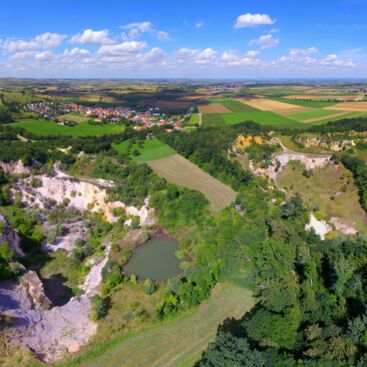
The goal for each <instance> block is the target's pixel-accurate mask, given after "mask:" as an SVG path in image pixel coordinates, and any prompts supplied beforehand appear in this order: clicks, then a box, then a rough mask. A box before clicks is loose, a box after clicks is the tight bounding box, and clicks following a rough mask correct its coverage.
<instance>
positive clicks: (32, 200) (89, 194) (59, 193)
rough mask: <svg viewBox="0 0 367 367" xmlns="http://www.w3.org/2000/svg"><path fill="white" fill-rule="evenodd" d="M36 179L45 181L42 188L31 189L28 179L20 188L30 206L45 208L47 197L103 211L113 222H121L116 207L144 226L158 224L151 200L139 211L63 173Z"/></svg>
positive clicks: (96, 186) (108, 183)
mask: <svg viewBox="0 0 367 367" xmlns="http://www.w3.org/2000/svg"><path fill="white" fill-rule="evenodd" d="M35 178H37V179H39V180H40V181H41V182H42V185H41V186H40V187H36V188H33V189H32V190H29V188H30V182H31V178H28V179H27V180H25V183H26V185H25V186H24V185H23V186H22V185H19V186H18V187H19V189H20V191H21V195H22V201H23V202H25V203H26V204H27V205H29V206H35V205H38V206H39V207H41V208H42V207H43V206H44V204H43V201H44V198H47V199H52V200H55V201H56V202H57V203H58V204H61V203H63V202H65V200H67V202H68V205H69V206H73V207H75V208H77V209H78V210H80V211H84V210H88V211H90V212H99V213H101V214H102V215H103V216H104V217H105V218H106V220H108V221H109V222H111V223H112V222H115V221H117V220H118V217H115V216H114V215H113V210H114V209H115V208H123V209H124V210H125V212H126V214H127V215H131V216H137V217H139V218H140V225H141V226H151V225H153V224H154V223H155V220H154V209H153V208H149V200H148V198H147V199H146V200H145V202H144V205H142V207H141V208H137V207H135V206H128V205H125V204H124V203H123V202H121V201H112V202H111V201H108V193H107V191H106V189H105V188H101V187H100V185H98V184H94V183H91V182H87V181H81V180H76V179H74V178H72V177H70V176H68V175H66V174H63V173H62V172H61V171H58V172H57V175H56V176H55V177H51V176H46V175H42V176H35ZM103 181H104V180H103ZM99 182H100V181H99ZM103 184H104V185H108V186H110V185H111V183H110V182H108V181H104V182H103ZM27 188H28V190H27ZM30 191H33V192H30Z"/></svg>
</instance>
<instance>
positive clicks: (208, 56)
mask: <svg viewBox="0 0 367 367" xmlns="http://www.w3.org/2000/svg"><path fill="white" fill-rule="evenodd" d="M177 57H178V59H179V62H180V63H183V61H184V60H185V59H186V60H187V59H192V61H193V62H194V63H195V64H199V65H205V64H209V63H211V62H212V61H213V60H214V59H215V57H216V51H214V50H213V49H212V48H205V49H195V48H180V49H179V50H178V52H177Z"/></svg>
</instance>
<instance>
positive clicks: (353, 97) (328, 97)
mask: <svg viewBox="0 0 367 367" xmlns="http://www.w3.org/2000/svg"><path fill="white" fill-rule="evenodd" d="M283 98H286V99H306V100H312V101H361V100H362V99H363V98H364V95H363V94H357V95H349V96H348V95H347V96H346V95H341V96H340V95H333V94H328V95H310V94H302V95H291V96H285V97H283Z"/></svg>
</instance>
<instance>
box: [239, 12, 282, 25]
mask: <svg viewBox="0 0 367 367" xmlns="http://www.w3.org/2000/svg"><path fill="white" fill-rule="evenodd" d="M274 23H275V19H271V18H270V17H269V15H267V14H251V13H247V14H243V15H240V16H239V17H238V18H237V20H236V24H235V25H234V27H235V28H246V27H256V26H258V25H266V24H274Z"/></svg>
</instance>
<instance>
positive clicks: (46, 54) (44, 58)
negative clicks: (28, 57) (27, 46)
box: [35, 51, 55, 62]
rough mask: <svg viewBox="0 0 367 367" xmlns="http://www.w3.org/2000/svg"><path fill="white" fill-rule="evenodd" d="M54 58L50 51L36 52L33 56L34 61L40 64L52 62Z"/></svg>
mask: <svg viewBox="0 0 367 367" xmlns="http://www.w3.org/2000/svg"><path fill="white" fill-rule="evenodd" d="M54 58H55V56H54V54H52V53H51V52H50V51H42V52H38V53H36V55H35V59H36V60H37V61H41V62H48V61H52V60H53V59H54Z"/></svg>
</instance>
